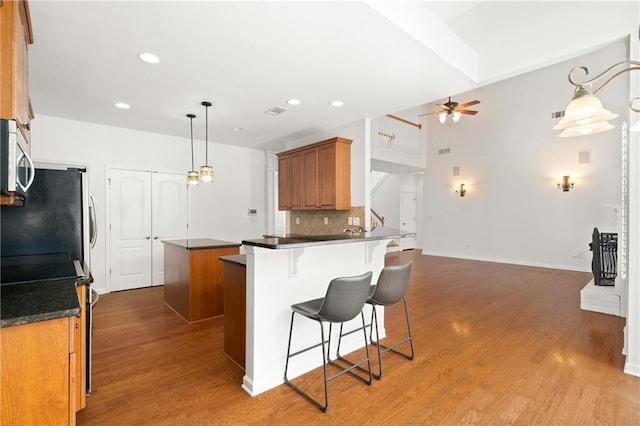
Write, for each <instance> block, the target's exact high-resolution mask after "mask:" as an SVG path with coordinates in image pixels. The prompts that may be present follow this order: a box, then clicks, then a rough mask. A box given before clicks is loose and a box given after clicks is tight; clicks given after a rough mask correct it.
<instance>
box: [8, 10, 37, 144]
mask: <svg viewBox="0 0 640 426" xmlns="http://www.w3.org/2000/svg"><path fill="white" fill-rule="evenodd" d="M0 5H1V6H0V28H1V31H0V118H5V119H8V120H16V121H17V122H18V127H19V128H20V130H21V131H22V134H23V135H24V138H25V140H26V141H27V144H28V147H27V149H29V150H30V148H31V129H30V126H31V124H30V123H31V119H32V118H33V110H32V109H31V102H30V100H29V45H30V44H33V32H32V29H31V18H30V15H29V4H28V3H27V1H26V0H19V1H1V2H0Z"/></svg>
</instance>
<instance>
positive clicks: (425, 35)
mask: <svg viewBox="0 0 640 426" xmlns="http://www.w3.org/2000/svg"><path fill="white" fill-rule="evenodd" d="M30 8H31V18H32V24H33V32H34V38H35V43H34V44H33V45H32V46H31V48H30V91H31V99H32V104H33V108H34V110H35V113H36V120H37V115H38V114H43V115H50V116H56V117H63V118H68V119H72V120H80V121H88V122H94V123H99V124H104V125H109V126H117V127H125V128H131V129H137V130H142V131H147V132H154V133H162V134H168V135H175V136H177V137H180V138H185V137H188V135H189V121H188V119H187V118H186V117H185V115H186V114H187V113H195V114H196V115H197V118H196V119H195V120H194V132H195V133H194V136H195V138H196V139H201V140H203V139H204V107H202V106H201V105H200V102H201V101H203V100H208V101H211V102H213V107H212V108H211V109H210V110H209V118H210V120H209V123H210V124H209V125H210V127H209V140H210V141H213V142H216V143H223V144H230V145H236V146H245V147H253V148H271V149H275V150H278V149H282V148H283V147H284V144H285V143H286V142H288V141H294V140H297V139H300V138H302V137H305V136H307V135H310V134H313V133H316V132H318V131H321V130H328V129H332V128H334V127H338V126H340V125H344V124H348V123H351V122H354V121H357V120H360V119H362V118H364V117H378V116H381V115H384V114H386V113H393V112H396V111H404V110H407V109H410V108H413V107H418V106H420V105H423V104H427V105H425V106H424V109H425V110H429V109H431V108H432V107H433V106H432V103H433V102H435V101H440V100H442V98H444V97H446V96H447V95H455V94H458V93H462V92H464V91H467V90H470V89H472V88H474V87H477V86H479V85H483V84H487V83H489V82H493V81H496V80H499V79H502V78H505V77H509V76H512V75H516V74H518V73H522V72H526V71H529V70H532V69H535V68H537V67H540V66H543V65H546V64H549V63H553V62H557V61H559V60H563V59H566V58H568V57H571V56H576V55H578V54H582V53H586V52H587V51H589V50H593V49H595V48H597V47H601V46H602V45H603V44H607V43H609V42H612V41H614V40H616V39H620V38H621V37H623V36H625V35H626V34H629V28H631V27H632V24H631V23H630V22H634V21H635V22H636V25H637V21H638V2H637V1H627V2H618V3H615V2H575V1H573V2H566V3H564V2H504V1H502V2H484V1H475V2H457V1H447V2H416V1H409V2H403V1H396V2H384V1H369V2H360V1H353V2H342V1H326V2H309V1H288V2H270V1H257V2H243V1H237V2H231V1H224V2H213V1H197V2H186V1H179V2H169V1H144V2H143V1H108V2H97V1H70V2H61V1H54V0H31V1H30ZM581 25H584V26H585V27H584V28H588V30H581V29H580V26H581ZM141 52H153V53H155V54H156V55H158V56H159V57H160V63H158V64H157V65H149V64H145V63H143V62H141V61H140V60H139V59H138V58H137V54H138V53H141ZM290 98H297V99H300V100H301V101H302V103H301V104H300V105H298V106H289V105H287V103H286V101H287V99H290ZM335 99H340V100H342V101H344V106H342V107H340V108H334V107H331V106H330V105H329V103H330V102H331V101H332V100H335ZM117 101H123V102H127V103H129V104H130V105H131V109H130V110H126V111H125V110H119V109H116V108H115V107H114V103H115V102H117ZM274 106H279V107H283V108H287V109H288V111H286V112H285V113H283V114H281V115H279V116H272V115H268V114H265V113H264V111H266V110H267V109H270V108H272V107H274ZM406 118H407V119H410V120H415V119H416V118H417V117H406ZM34 126H37V121H34ZM234 127H241V128H242V129H243V130H241V131H234V130H233V128H234Z"/></svg>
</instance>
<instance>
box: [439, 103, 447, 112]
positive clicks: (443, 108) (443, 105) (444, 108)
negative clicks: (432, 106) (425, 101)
mask: <svg viewBox="0 0 640 426" xmlns="http://www.w3.org/2000/svg"><path fill="white" fill-rule="evenodd" d="M436 105H437V106H438V107H439V108H440V109H441V110H444V111H448V110H449V106H448V105H446V104H436Z"/></svg>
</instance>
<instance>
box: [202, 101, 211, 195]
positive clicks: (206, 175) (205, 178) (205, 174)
mask: <svg viewBox="0 0 640 426" xmlns="http://www.w3.org/2000/svg"><path fill="white" fill-rule="evenodd" d="M202 106H204V120H205V132H204V143H205V157H204V159H205V162H204V166H202V167H200V180H201V181H202V182H207V183H208V182H211V181H213V167H211V166H210V165H209V107H210V106H211V102H208V101H202Z"/></svg>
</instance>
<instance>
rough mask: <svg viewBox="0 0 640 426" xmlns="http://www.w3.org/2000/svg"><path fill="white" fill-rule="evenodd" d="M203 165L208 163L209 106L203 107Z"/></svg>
mask: <svg viewBox="0 0 640 426" xmlns="http://www.w3.org/2000/svg"><path fill="white" fill-rule="evenodd" d="M204 120H205V125H204V144H205V145H204V165H205V166H208V165H209V107H208V106H205V108H204Z"/></svg>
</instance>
